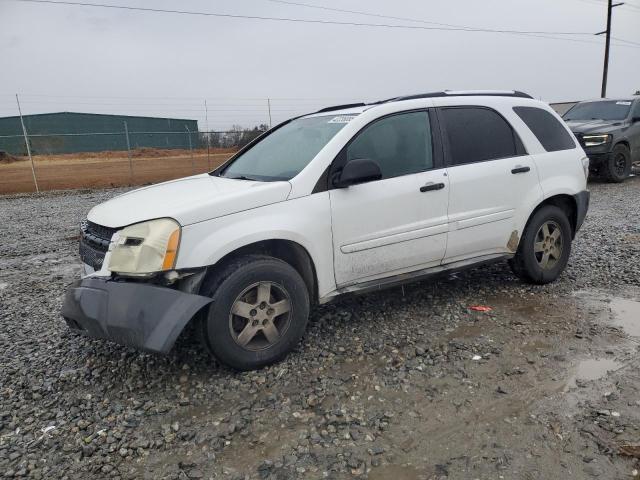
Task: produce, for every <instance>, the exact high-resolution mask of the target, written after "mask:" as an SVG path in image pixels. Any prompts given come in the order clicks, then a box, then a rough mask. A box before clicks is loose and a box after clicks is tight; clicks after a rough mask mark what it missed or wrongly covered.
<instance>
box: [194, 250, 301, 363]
mask: <svg viewBox="0 0 640 480" xmlns="http://www.w3.org/2000/svg"><path fill="white" fill-rule="evenodd" d="M256 285H258V286H256ZM264 285H269V289H273V291H271V290H270V291H271V293H270V294H267V296H270V300H269V302H270V303H268V304H267V306H266V307H265V306H264V305H263V304H264V303H265V302H262V304H261V303H260V302H258V300H259V295H260V293H259V290H258V289H259V288H261V286H264ZM251 287H253V288H255V298H254V300H255V305H253V306H252V308H251V310H250V312H252V313H251V314H250V315H251V316H249V315H247V317H246V318H245V317H242V316H241V315H235V314H233V315H232V312H231V310H232V307H233V306H234V304H236V302H238V303H239V304H240V305H251V304H253V303H254V301H249V300H247V298H248V297H242V298H241V299H240V298H239V296H241V295H243V293H244V292H245V291H246V292H247V293H246V295H252V294H253V293H252V292H253V290H252V289H251ZM247 289H249V290H248V291H247ZM201 293H202V294H203V295H207V296H210V297H211V298H213V302H212V303H211V306H210V307H209V310H208V312H206V314H205V315H204V316H203V318H202V321H201V324H200V327H201V328H200V334H201V336H202V339H203V341H204V343H205V345H206V346H207V347H208V349H209V351H210V352H211V354H213V355H214V356H215V357H216V358H217V359H218V360H219V361H220V362H222V363H224V364H225V365H228V366H229V367H232V368H234V369H236V370H254V369H258V368H261V367H264V366H266V365H269V364H272V363H274V362H277V361H278V360H281V359H282V358H284V357H285V356H286V355H287V353H289V352H290V351H291V350H292V349H293V348H294V347H295V346H296V345H297V344H298V342H299V341H300V339H301V338H302V335H303V334H304V331H305V328H306V325H307V320H308V318H309V306H310V305H309V291H308V290H307V286H306V284H305V282H304V280H303V279H302V277H301V276H300V274H299V273H298V272H297V271H296V270H295V269H294V268H293V267H292V266H291V265H289V264H288V263H286V262H283V261H282V260H279V259H277V258H273V257H269V256H266V255H246V256H243V257H239V258H237V259H235V260H232V261H230V262H229V263H227V264H226V265H223V266H222V267H221V268H220V269H219V270H218V271H217V272H216V273H215V274H214V275H211V276H210V277H209V278H208V279H207V280H206V281H205V283H204V285H203V287H202V290H201ZM276 294H278V295H279V296H280V299H279V300H278V301H279V302H282V301H284V300H287V301H288V302H289V303H288V305H289V306H290V310H289V311H288V312H287V313H284V314H281V315H278V314H277V312H276V311H275V310H274V309H272V308H271V306H272V305H274V306H275V305H276V300H277V298H276ZM271 299H273V300H271ZM244 300H247V301H244ZM272 301H273V303H271V302H272ZM261 306H262V310H261V308H260V307H261ZM246 308H249V307H246ZM276 308H277V307H276ZM268 311H271V312H272V313H271V315H272V317H269V318H264V317H262V320H260V318H261V317H260V315H264V316H266V315H267V312H268ZM254 312H257V313H254ZM274 312H275V313H274ZM244 314H246V313H244ZM254 315H257V316H254ZM273 315H275V316H273ZM285 315H288V317H287V318H286V319H285V318H284V316H285ZM252 318H253V319H254V320H253V322H257V323H256V324H257V325H258V326H257V327H253V324H252V320H251V319H252ZM256 319H257V320H256ZM287 319H288V323H286V325H285V323H284V320H287ZM261 322H270V323H269V324H267V326H265V327H263V326H262V324H261ZM276 322H280V323H279V324H278V325H276ZM243 323H244V326H243ZM250 324H251V325H250ZM269 326H271V327H276V332H277V333H278V337H277V338H278V340H277V341H275V342H273V343H272V342H271V340H270V339H269V338H268V335H267V334H266V333H265V332H266V331H267V327H269ZM247 327H252V329H251V330H252V332H256V333H250V335H253V336H252V337H251V338H250V342H249V343H248V344H246V345H245V346H241V344H240V343H241V342H240V338H241V335H240V333H243V331H244V329H246V328H247ZM278 328H280V329H278ZM244 338H245V339H246V338H247V336H246V335H245V337H244ZM254 344H255V345H254Z"/></svg>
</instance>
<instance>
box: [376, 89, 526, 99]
mask: <svg viewBox="0 0 640 480" xmlns="http://www.w3.org/2000/svg"><path fill="white" fill-rule="evenodd" d="M436 97H518V98H533V97H532V96H531V95H529V94H528V93H524V92H520V91H518V90H444V91H443V92H431V93H420V94H417V95H406V96H402V97H396V98H392V99H390V100H387V101H389V102H398V101H400V100H416V99H419V98H436Z"/></svg>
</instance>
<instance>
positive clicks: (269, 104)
mask: <svg viewBox="0 0 640 480" xmlns="http://www.w3.org/2000/svg"><path fill="white" fill-rule="evenodd" d="M267 109H268V110H269V129H271V99H270V98H267Z"/></svg>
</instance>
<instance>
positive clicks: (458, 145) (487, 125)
mask: <svg viewBox="0 0 640 480" xmlns="http://www.w3.org/2000/svg"><path fill="white" fill-rule="evenodd" d="M442 120H443V122H444V125H445V131H446V135H447V139H448V141H449V151H450V156H451V163H452V164H453V165H463V164H465V163H474V162H484V161H487V160H497V159H500V158H509V157H515V156H517V155H522V154H523V153H524V147H523V146H522V144H521V143H520V139H519V138H518V136H517V135H516V133H515V132H514V131H513V129H512V128H511V125H509V124H508V123H507V121H506V120H505V119H504V118H502V116H500V115H499V114H498V113H497V112H495V111H494V110H491V109H489V108H486V107H446V108H443V109H442Z"/></svg>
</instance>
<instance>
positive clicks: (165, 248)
mask: <svg viewBox="0 0 640 480" xmlns="http://www.w3.org/2000/svg"><path fill="white" fill-rule="evenodd" d="M179 244H180V225H179V224H178V222H176V221H175V220H171V219H170V218H160V219H158V220H150V221H148V222H142V223H136V224H135V225H130V226H128V227H126V228H124V229H122V230H121V231H120V232H119V237H118V240H117V242H116V244H115V247H114V248H113V251H112V252H111V256H110V258H109V270H111V271H112V272H115V273H123V274H128V275H145V274H149V273H154V272H160V271H163V270H171V269H172V268H174V267H175V265H176V258H177V256H178V246H179Z"/></svg>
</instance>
